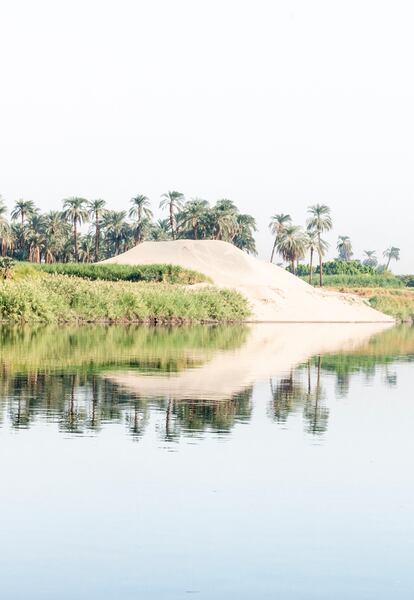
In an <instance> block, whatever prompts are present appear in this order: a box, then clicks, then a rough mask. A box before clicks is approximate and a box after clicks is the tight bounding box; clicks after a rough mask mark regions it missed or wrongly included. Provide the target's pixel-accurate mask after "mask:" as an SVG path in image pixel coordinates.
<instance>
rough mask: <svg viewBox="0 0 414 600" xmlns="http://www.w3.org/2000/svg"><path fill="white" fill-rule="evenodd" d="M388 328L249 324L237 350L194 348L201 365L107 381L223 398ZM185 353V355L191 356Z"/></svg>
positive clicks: (156, 392) (140, 390)
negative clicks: (196, 349)
mask: <svg viewBox="0 0 414 600" xmlns="http://www.w3.org/2000/svg"><path fill="white" fill-rule="evenodd" d="M391 326H392V325H389V324H385V323H347V324H345V323H334V324H328V323H318V324H315V323H305V324H304V323H278V324H276V323H275V324H263V323H262V324H257V325H250V326H249V328H250V331H249V335H248V337H247V341H246V342H245V343H244V344H243V345H242V346H240V347H239V348H237V349H234V350H221V351H213V352H212V351H211V350H208V351H205V353H204V356H203V352H202V350H201V349H200V350H198V351H197V352H196V353H195V354H196V358H197V361H200V362H201V363H202V364H201V366H199V367H195V368H188V369H185V370H183V371H181V372H178V373H163V374H160V375H154V374H153V373H151V374H147V375H146V374H142V373H137V372H136V371H135V372H134V371H125V372H122V373H119V372H115V373H110V372H108V373H106V374H105V377H106V378H107V379H109V380H111V381H112V382H113V383H116V384H117V385H119V386H121V387H122V388H124V389H125V390H127V391H129V392H131V393H134V394H138V395H141V396H153V397H154V396H155V397H159V396H171V397H172V398H174V399H177V400H180V399H186V398H193V399H203V398H204V399H211V400H225V399H228V398H230V397H231V396H232V394H235V393H238V392H241V391H242V390H244V389H246V388H247V387H248V386H250V385H252V384H253V383H255V382H257V381H263V380H268V379H269V378H270V377H274V376H280V375H283V374H285V373H287V372H289V371H290V370H291V369H293V368H294V367H296V366H297V365H299V364H303V363H304V362H306V361H307V360H308V359H309V358H311V357H313V356H316V355H318V354H324V353H333V352H351V353H352V351H355V350H357V349H358V348H360V347H361V346H363V345H364V344H365V343H366V342H367V341H368V340H369V339H370V338H371V337H372V336H373V335H375V334H378V333H381V332H382V331H385V330H386V329H388V328H389V327H391ZM193 355H194V353H193V352H190V351H189V352H188V357H191V356H193Z"/></svg>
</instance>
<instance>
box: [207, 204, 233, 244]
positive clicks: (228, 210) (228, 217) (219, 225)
mask: <svg viewBox="0 0 414 600" xmlns="http://www.w3.org/2000/svg"><path fill="white" fill-rule="evenodd" d="M238 214H239V211H238V208H237V206H236V205H235V204H234V202H232V201H231V200H229V199H228V198H223V199H221V200H217V202H216V204H215V205H214V206H213V208H212V213H211V216H212V221H213V232H212V234H213V239H215V240H222V241H224V242H230V243H232V242H233V240H234V238H235V236H236V234H237V231H238V227H239V226H238V223H237V217H238Z"/></svg>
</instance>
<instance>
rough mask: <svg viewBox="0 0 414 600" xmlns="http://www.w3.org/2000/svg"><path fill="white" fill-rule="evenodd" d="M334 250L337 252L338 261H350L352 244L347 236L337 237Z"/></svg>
mask: <svg viewBox="0 0 414 600" xmlns="http://www.w3.org/2000/svg"><path fill="white" fill-rule="evenodd" d="M336 249H337V250H338V254H339V259H340V260H346V261H348V260H351V258H352V255H353V252H352V243H351V238H350V237H349V236H348V235H340V236H339V237H338V242H337V244H336Z"/></svg>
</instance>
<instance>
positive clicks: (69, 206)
mask: <svg viewBox="0 0 414 600" xmlns="http://www.w3.org/2000/svg"><path fill="white" fill-rule="evenodd" d="M86 203H87V200H86V199H85V198H77V197H74V198H66V199H65V200H64V201H63V218H64V219H66V220H67V221H69V222H70V223H71V224H72V227H73V248H74V251H75V252H74V253H75V261H76V262H78V260H79V255H78V254H79V253H78V225H82V223H84V222H86V221H87V220H88V210H87V208H86Z"/></svg>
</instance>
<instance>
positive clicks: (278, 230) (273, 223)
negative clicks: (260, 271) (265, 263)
mask: <svg viewBox="0 0 414 600" xmlns="http://www.w3.org/2000/svg"><path fill="white" fill-rule="evenodd" d="M291 224H292V218H291V216H290V215H286V214H283V213H280V214H277V215H273V217H271V219H270V223H269V229H270V231H271V232H272V234H273V235H274V238H275V239H274V242H273V248H272V254H271V255H270V262H273V257H274V255H275V250H276V246H277V242H278V238H279V236H280V235H281V234H282V233H283V231H284V229H285V227H286V226H287V225H291Z"/></svg>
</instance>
